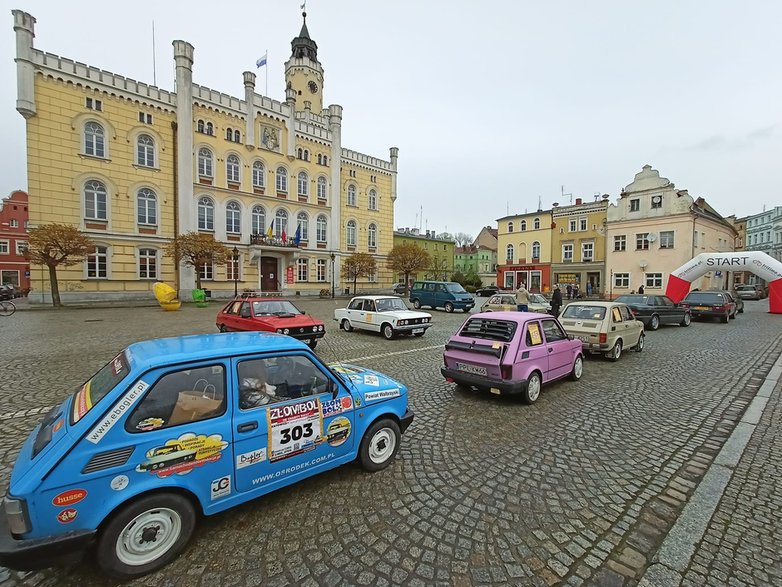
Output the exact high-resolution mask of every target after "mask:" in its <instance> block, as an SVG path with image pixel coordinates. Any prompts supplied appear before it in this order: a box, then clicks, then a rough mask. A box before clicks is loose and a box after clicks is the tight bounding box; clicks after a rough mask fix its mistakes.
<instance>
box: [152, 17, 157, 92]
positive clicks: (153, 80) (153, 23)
mask: <svg viewBox="0 0 782 587" xmlns="http://www.w3.org/2000/svg"><path fill="white" fill-rule="evenodd" d="M156 61H157V59H155V21H154V20H153V21H152V85H153V86H157V66H156Z"/></svg>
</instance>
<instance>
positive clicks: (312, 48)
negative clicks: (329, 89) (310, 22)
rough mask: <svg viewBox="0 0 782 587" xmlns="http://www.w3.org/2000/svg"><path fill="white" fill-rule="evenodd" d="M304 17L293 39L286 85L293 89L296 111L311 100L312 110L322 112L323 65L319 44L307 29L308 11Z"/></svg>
mask: <svg viewBox="0 0 782 587" xmlns="http://www.w3.org/2000/svg"><path fill="white" fill-rule="evenodd" d="M302 17H303V18H304V23H303V24H302V26H301V32H300V33H299V36H298V37H296V38H295V39H293V41H291V50H292V51H291V58H290V59H288V61H287V62H286V63H285V87H286V89H290V90H293V94H294V97H295V98H296V111H302V110H304V109H305V102H309V103H310V104H311V106H310V108H311V110H312V111H313V112H314V113H316V114H320V113H321V111H322V110H323V67H322V66H321V64H320V62H319V61H318V45H317V43H315V41H313V40H312V39H311V38H310V33H309V31H308V30H307V13H306V12H303V13H302Z"/></svg>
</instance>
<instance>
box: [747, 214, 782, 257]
mask: <svg viewBox="0 0 782 587" xmlns="http://www.w3.org/2000/svg"><path fill="white" fill-rule="evenodd" d="M744 220H745V222H746V249H747V250H748V251H762V252H764V253H766V254H768V255H770V256H771V257H773V258H774V259H776V260H777V261H782V206H774V207H773V208H772V209H771V210H765V211H763V212H761V213H759V214H753V215H752V216H747V217H746V218H745V219H744Z"/></svg>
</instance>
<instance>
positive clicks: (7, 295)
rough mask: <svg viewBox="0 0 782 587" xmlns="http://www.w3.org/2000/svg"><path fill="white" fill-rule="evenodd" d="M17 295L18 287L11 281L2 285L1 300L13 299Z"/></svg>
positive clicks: (0, 289)
mask: <svg viewBox="0 0 782 587" xmlns="http://www.w3.org/2000/svg"><path fill="white" fill-rule="evenodd" d="M15 297H18V296H17V293H16V288H15V287H14V286H13V285H11V284H10V283H6V284H5V285H0V300H12V299H14V298H15Z"/></svg>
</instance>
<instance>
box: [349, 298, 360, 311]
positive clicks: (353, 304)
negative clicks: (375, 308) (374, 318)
mask: <svg viewBox="0 0 782 587" xmlns="http://www.w3.org/2000/svg"><path fill="white" fill-rule="evenodd" d="M363 305H364V300H353V301H352V302H350V305H349V306H348V310H360V309H361V308H362V307H363Z"/></svg>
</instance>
